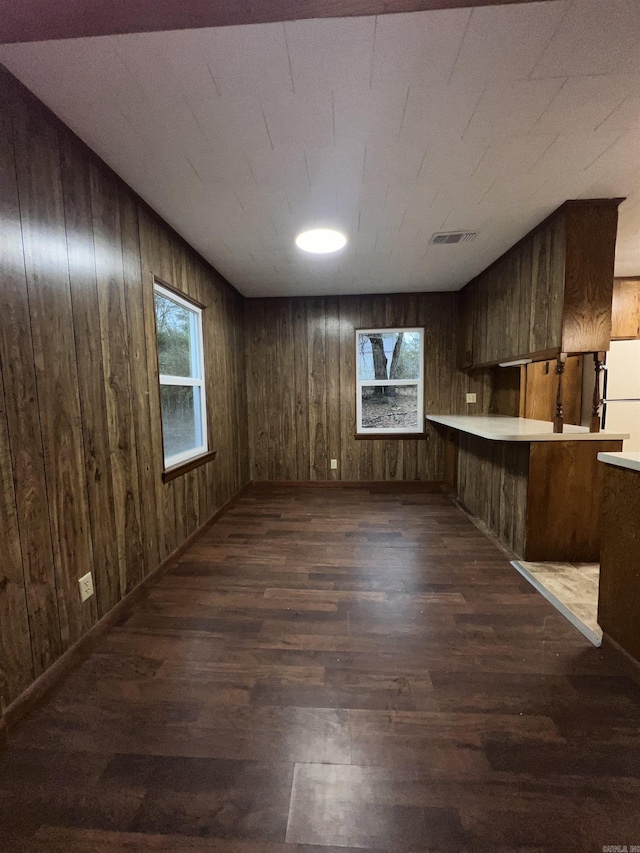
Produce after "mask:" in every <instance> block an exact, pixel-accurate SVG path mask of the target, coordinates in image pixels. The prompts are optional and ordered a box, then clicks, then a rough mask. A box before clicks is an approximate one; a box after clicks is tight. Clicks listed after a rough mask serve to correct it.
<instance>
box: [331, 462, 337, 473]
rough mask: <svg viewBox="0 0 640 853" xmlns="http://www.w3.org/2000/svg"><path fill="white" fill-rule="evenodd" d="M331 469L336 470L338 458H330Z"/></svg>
mask: <svg viewBox="0 0 640 853" xmlns="http://www.w3.org/2000/svg"><path fill="white" fill-rule="evenodd" d="M331 470H332V471H337V470H338V460H337V459H332V460H331Z"/></svg>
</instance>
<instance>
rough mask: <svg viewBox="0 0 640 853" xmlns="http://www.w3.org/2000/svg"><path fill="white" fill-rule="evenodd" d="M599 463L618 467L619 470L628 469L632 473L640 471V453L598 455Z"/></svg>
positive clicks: (636, 451) (635, 451)
mask: <svg viewBox="0 0 640 853" xmlns="http://www.w3.org/2000/svg"><path fill="white" fill-rule="evenodd" d="M598 461H600V462H606V463H607V465H616V466H617V467H618V468H628V469H629V470H630V471H640V451H638V450H634V451H633V452H632V451H629V453H598Z"/></svg>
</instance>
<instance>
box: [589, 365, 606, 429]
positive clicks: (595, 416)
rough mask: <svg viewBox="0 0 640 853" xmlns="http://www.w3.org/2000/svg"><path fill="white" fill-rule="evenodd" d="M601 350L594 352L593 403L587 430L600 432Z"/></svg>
mask: <svg viewBox="0 0 640 853" xmlns="http://www.w3.org/2000/svg"><path fill="white" fill-rule="evenodd" d="M604 357H605V354H604V353H603V352H594V354H593V363H594V367H595V381H594V383H593V405H592V407H591V422H590V424H589V432H600V403H601V398H600V372H601V371H602V364H603V362H604Z"/></svg>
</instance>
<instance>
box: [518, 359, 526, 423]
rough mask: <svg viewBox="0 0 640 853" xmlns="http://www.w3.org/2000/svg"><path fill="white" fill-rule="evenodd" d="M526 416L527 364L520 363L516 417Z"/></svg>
mask: <svg viewBox="0 0 640 853" xmlns="http://www.w3.org/2000/svg"><path fill="white" fill-rule="evenodd" d="M526 416H527V365H526V364H521V365H520V399H519V401H518V417H519V418H526Z"/></svg>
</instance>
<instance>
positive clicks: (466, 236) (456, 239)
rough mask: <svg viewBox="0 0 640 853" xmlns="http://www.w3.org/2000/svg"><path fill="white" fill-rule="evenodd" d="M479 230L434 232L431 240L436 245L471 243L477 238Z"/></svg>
mask: <svg viewBox="0 0 640 853" xmlns="http://www.w3.org/2000/svg"><path fill="white" fill-rule="evenodd" d="M477 233H478V232H477V231H445V232H444V233H441V234H434V235H433V237H432V238H431V240H430V242H431V243H433V244H434V245H444V244H445V243H470V242H471V241H472V240H474V239H475V237H476V234H477Z"/></svg>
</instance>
